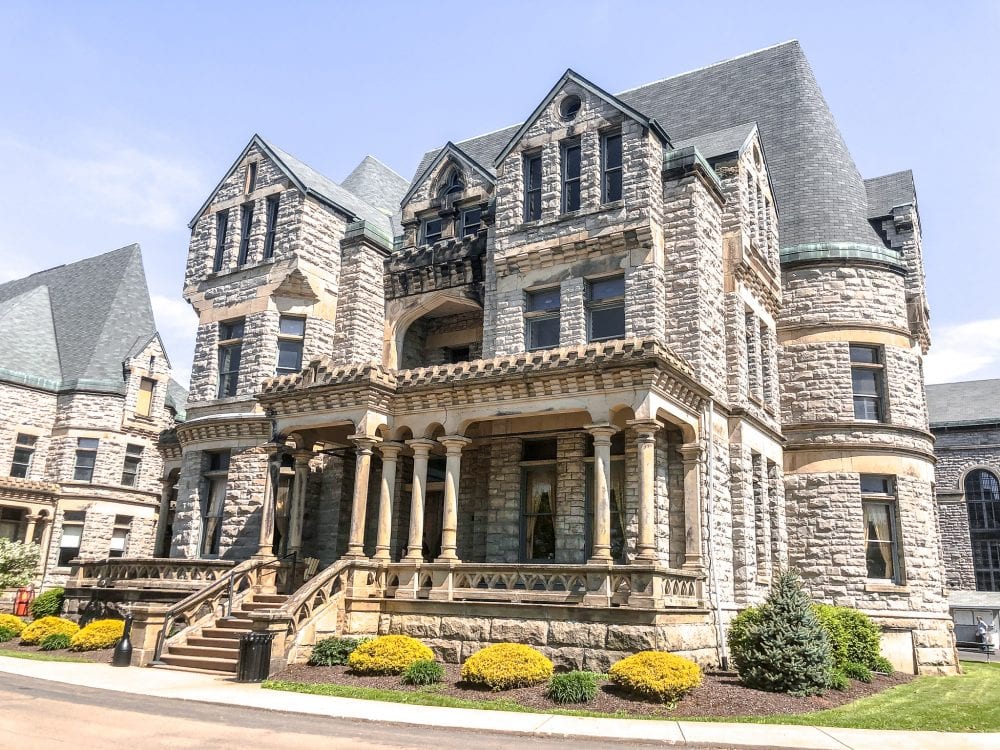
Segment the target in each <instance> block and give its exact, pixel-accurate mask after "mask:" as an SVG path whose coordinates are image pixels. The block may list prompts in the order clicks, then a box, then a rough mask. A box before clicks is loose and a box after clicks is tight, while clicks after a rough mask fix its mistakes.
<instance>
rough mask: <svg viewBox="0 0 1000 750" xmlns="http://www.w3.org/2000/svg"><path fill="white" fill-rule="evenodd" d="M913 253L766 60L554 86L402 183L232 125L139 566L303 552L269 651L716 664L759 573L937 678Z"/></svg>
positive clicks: (945, 661) (834, 133)
mask: <svg viewBox="0 0 1000 750" xmlns="http://www.w3.org/2000/svg"><path fill="white" fill-rule="evenodd" d="M921 253H922V250H921V244H920V225H919V218H918V214H917V206H916V199H915V192H914V190H913V183H912V179H911V176H910V174H909V173H908V172H906V173H900V174H895V175H888V176H885V177H878V178H874V179H871V180H865V179H863V178H862V177H861V176H860V175H859V173H858V170H857V168H856V167H855V165H854V162H853V160H852V158H851V155H850V153H849V151H848V150H847V147H846V146H845V144H844V142H843V139H842V138H841V135H840V133H839V131H838V129H837V126H836V123H835V121H834V119H833V116H832V114H831V113H830V111H829V109H828V107H827V105H826V102H825V101H824V99H823V96H822V94H821V92H820V90H819V86H818V84H817V82H816V80H815V78H814V77H813V74H812V72H811V70H810V68H809V65H808V63H807V61H806V59H805V57H804V55H803V53H802V51H801V49H800V48H799V45H798V44H797V43H795V42H790V43H786V44H782V45H778V46H776V47H772V48H769V49H765V50H761V51H759V52H755V53H752V54H749V55H745V56H742V57H738V58H734V59H732V60H729V61H726V62H723V63H719V64H716V65H712V66H709V67H707V68H702V69H699V70H696V71H694V72H691V73H686V74H683V75H679V76H674V77H671V78H667V79H664V80H662V81H657V82H655V83H652V84H649V85H646V86H642V87H639V88H636V89H632V90H629V91H625V92H621V93H619V94H611V93H608V92H607V91H604V90H603V89H601V88H600V87H599V86H597V85H595V84H594V83H591V82H590V81H588V80H587V79H585V78H583V77H582V76H580V75H578V74H576V73H574V72H573V71H567V72H566V73H565V74H564V75H563V76H562V77H561V78H560V79H559V80H558V81H556V82H555V85H554V86H553V87H552V89H551V90H550V91H549V93H548V94H547V95H546V96H545V97H544V98H542V99H541V101H540V102H539V103H538V106H537V107H536V108H535V110H534V111H533V112H531V113H529V114H528V115H527V117H526V119H524V121H523V122H522V123H520V124H518V125H514V126H511V127H508V128H505V129H502V130H498V131H494V132H491V133H488V134H487V135H484V136H480V137H476V138H472V139H468V140H464V141H457V142H449V143H447V144H446V145H444V146H443V147H441V148H437V149H434V150H432V151H430V152H428V153H427V154H426V155H425V156H424V157H423V159H422V160H421V162H420V164H419V166H418V168H417V170H416V173H415V175H414V177H413V179H412V180H406V179H404V178H401V177H400V176H399V175H397V174H395V173H394V172H392V170H390V169H388V168H387V167H385V166H384V165H382V164H381V163H379V162H378V161H377V160H375V159H373V158H371V157H367V158H366V159H365V160H364V161H363V162H362V163H361V164H360V165H358V167H357V168H356V169H355V170H354V171H353V172H352V173H351V174H350V175H349V176H348V177H347V178H346V179H345V180H344V181H343V182H342V183H340V184H338V183H335V182H333V181H331V180H329V179H327V178H325V177H323V176H322V175H320V174H318V173H317V172H316V171H315V170H313V169H311V168H310V167H308V166H307V165H305V164H303V163H302V162H300V161H299V160H297V159H295V158H294V157H292V156H290V155H289V154H287V153H285V152H284V151H282V150H280V149H278V148H277V147H276V146H274V145H273V144H271V143H269V142H267V141H265V140H264V139H262V138H260V137H257V136H255V137H254V138H253V139H252V140H251V142H250V143H249V144H248V145H247V147H246V148H245V149H244V150H243V152H242V153H241V154H240V155H239V157H238V158H237V159H236V161H235V162H234V163H233V164H232V166H231V167H230V168H229V170H228V171H227V172H226V173H225V175H224V176H223V178H222V180H221V181H220V182H219V184H218V186H217V187H216V189H215V190H214V191H213V192H212V194H211V195H210V196H209V197H208V198H207V200H206V201H205V203H204V205H203V206H202V207H201V208H200V209H199V211H198V213H197V214H196V215H195V217H194V219H193V221H192V222H191V243H190V247H189V251H188V264H187V273H186V278H185V285H184V297H185V299H187V300H188V301H189V302H190V303H191V304H192V306H193V307H194V309H195V311H196V312H197V313H198V316H199V327H198V337H197V346H196V352H195V358H194V366H193V371H192V379H191V391H190V396H189V407H188V419H187V421H186V422H185V423H184V424H183V425H181V426H180V427H178V429H177V430H176V435H175V436H173V437H172V438H171V440H173V441H174V442H171V443H170V444H169V445H168V446H167V450H169V451H170V453H169V455H170V456H172V457H173V458H174V459H175V460H180V462H181V468H180V474H179V480H178V482H177V485H176V497H177V501H176V515H175V517H174V519H173V523H172V545H171V547H172V548H171V554H172V555H174V556H178V557H185V558H207V559H215V558H222V559H231V560H237V561H245V560H257V561H258V563H257V564H258V565H263V564H264V562H263V561H266V560H268V559H273V557H271V556H272V555H276V556H279V557H280V558H283V557H284V556H285V555H287V554H289V553H295V556H296V558H297V559H299V560H301V559H302V558H303V557H307V558H314V559H316V560H318V561H319V566H320V572H319V574H318V575H317V576H316V577H315V578H313V579H311V580H310V581H308V582H307V583H306V584H305V585H304V587H303V588H302V589H300V590H298V593H296V594H295V595H293V596H292V598H291V599H290V600H288V602H286V603H284V604H282V605H281V606H279V607H277V610H278V611H277V612H276V613H271V614H270V615H269V616H268V618H265V620H266V623H270V624H265V625H261V626H262V627H269V628H276V629H277V630H280V632H281V637H282V638H287V639H288V641H287V648H286V650H285V653H286V654H290V655H293V656H294V653H295V648H296V647H297V646H301V645H303V644H305V643H307V642H308V641H309V639H311V638H314V637H316V635H317V634H318V633H322V632H325V631H328V630H331V631H332V630H347V631H350V632H376V631H377V632H408V633H412V634H414V635H419V636H421V637H424V638H425V639H427V641H428V642H429V643H430V644H431V645H432V646H433V647H434V648H435V650H436V651H437V652H438V653H439V654H440V655H441V656H442V658H445V659H448V660H457V659H460V658H462V657H463V656H464V655H467V654H468V653H469V652H470V651H471V650H473V649H475V648H477V647H478V646H479V645H480V644H482V643H484V642H489V641H502V640H519V641H523V642H527V643H532V644H535V645H538V646H540V647H542V648H543V649H545V650H547V651H548V652H549V653H551V654H552V655H553V657H554V658H556V659H557V660H558V661H559V662H560V663H564V664H567V665H576V666H586V667H588V668H595V669H604V668H606V667H607V665H608V663H609V662H610V661H611V660H613V659H615V658H617V656H618V655H620V654H622V653H625V652H629V651H635V650H638V649H642V648H663V649H667V650H672V651H677V652H680V653H684V654H687V655H689V656H692V657H693V658H696V659H698V660H699V661H701V662H702V663H704V664H718V663H720V662H722V663H724V662H725V660H726V658H727V653H726V645H725V639H724V635H723V634H724V632H725V629H726V627H727V624H728V622H729V620H730V619H731V618H732V617H733V616H734V615H735V613H736V612H737V611H739V610H740V609H741V608H743V607H746V606H748V605H751V604H754V603H758V602H760V601H761V600H762V598H763V597H764V595H765V594H766V592H767V590H768V586H769V584H770V582H771V580H772V577H773V575H774V574H775V572H776V571H778V570H780V569H783V568H785V567H787V566H789V565H790V566H793V567H795V568H798V569H799V570H800V571H802V574H803V576H804V578H805V581H806V584H807V586H808V587H809V589H810V591H811V593H812V594H813V596H815V597H816V598H817V599H820V600H823V601H829V602H832V603H836V604H845V605H851V606H855V607H858V608H860V609H862V610H864V611H866V612H868V613H869V614H871V615H872V616H874V617H875V618H876V619H877V620H878V622H880V623H881V624H882V625H883V627H884V628H885V630H886V637H885V639H884V643H885V645H886V652H887V655H888V656H889V657H890V658H892V659H893V660H894V661H895V662H896V663H897V665H898V666H899V667H900V668H904V669H908V670H911V671H920V672H922V673H933V672H949V671H952V670H953V669H954V668H955V664H956V662H955V656H954V648H953V641H952V634H951V627H950V623H949V620H948V613H947V605H946V601H945V598H944V592H943V584H944V582H943V580H942V572H941V564H940V554H939V546H938V544H937V524H936V515H935V503H934V497H933V489H932V483H933V454H932V450H931V444H932V439H931V435H930V433H929V431H928V426H927V413H926V405H925V399H924V389H923V376H922V370H921V355H922V352H923V351H925V350H926V348H927V346H928V345H929V339H928V326H927V315H928V312H927V302H926V297H925V294H924V275H923V268H922V260H921ZM248 564H250V563H248ZM247 569H249V568H247ZM254 606H255V607H257V605H254ZM330 608H335V609H336V610H337V616H336V617H329V616H327V615H325V614H324V612H326V610H329V609H330ZM251 615H252V612H251ZM324 618H325V619H324ZM265 620H261V622H265ZM255 622H256V621H255ZM276 622H277V623H279V625H278V626H275V625H274V623H276ZM281 623H284V624H281ZM255 627H257V625H256V624H255ZM188 650H189V651H190V648H189V649H188Z"/></svg>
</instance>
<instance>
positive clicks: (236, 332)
mask: <svg viewBox="0 0 1000 750" xmlns="http://www.w3.org/2000/svg"><path fill="white" fill-rule="evenodd" d="M241 338H243V321H242V320H236V321H232V322H230V323H219V340H220V341H226V340H228V339H241Z"/></svg>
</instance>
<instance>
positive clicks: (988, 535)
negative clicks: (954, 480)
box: [965, 469, 1000, 591]
mask: <svg viewBox="0 0 1000 750" xmlns="http://www.w3.org/2000/svg"><path fill="white" fill-rule="evenodd" d="M965 501H966V506H967V508H968V511H969V537H970V541H971V543H972V564H973V566H974V568H975V571H976V588H977V589H978V590H979V591H1000V480H998V479H997V476H996V474H994V473H993V472H991V471H987V470H986V469H976V470H974V471H970V472H969V473H968V475H966V477H965Z"/></svg>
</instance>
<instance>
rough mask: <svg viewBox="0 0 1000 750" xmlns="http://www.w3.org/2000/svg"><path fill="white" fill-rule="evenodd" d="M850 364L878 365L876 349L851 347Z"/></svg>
mask: <svg viewBox="0 0 1000 750" xmlns="http://www.w3.org/2000/svg"><path fill="white" fill-rule="evenodd" d="M851 362H858V363H860V364H873V365H877V364H878V363H879V358H878V348H877V347H874V346H852V347H851Z"/></svg>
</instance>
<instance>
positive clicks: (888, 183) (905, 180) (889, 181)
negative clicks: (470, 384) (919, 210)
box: [865, 169, 917, 219]
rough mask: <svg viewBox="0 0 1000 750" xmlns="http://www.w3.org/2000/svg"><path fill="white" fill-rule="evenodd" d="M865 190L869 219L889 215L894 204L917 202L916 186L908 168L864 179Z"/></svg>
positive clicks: (913, 203) (902, 204)
mask: <svg viewBox="0 0 1000 750" xmlns="http://www.w3.org/2000/svg"><path fill="white" fill-rule="evenodd" d="M865 191H866V192H867V194H868V218H870V219H878V218H880V217H882V216H889V215H890V214H891V213H892V209H894V208H896V206H907V205H911V204H912V205H916V203H917V188H916V186H915V185H914V184H913V172H911V171H910V170H909V169H906V170H904V171H902V172H893V173H892V174H887V175H882V176H881V177H872V178H871V179H870V180H865Z"/></svg>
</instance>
